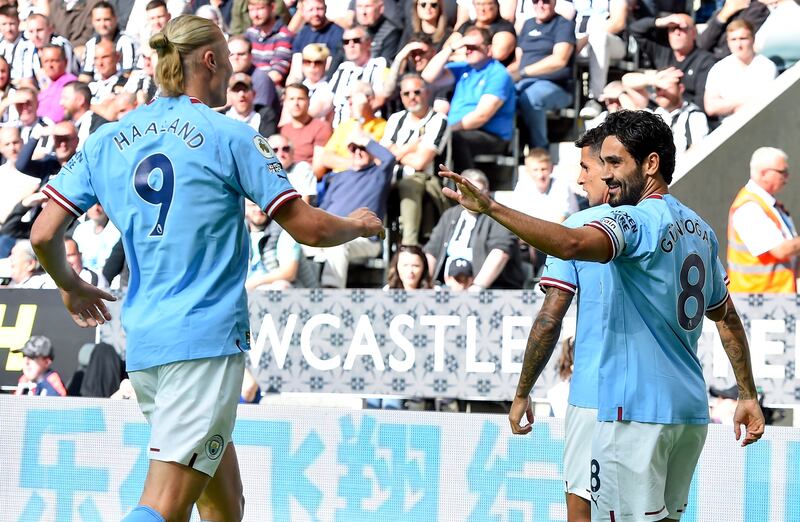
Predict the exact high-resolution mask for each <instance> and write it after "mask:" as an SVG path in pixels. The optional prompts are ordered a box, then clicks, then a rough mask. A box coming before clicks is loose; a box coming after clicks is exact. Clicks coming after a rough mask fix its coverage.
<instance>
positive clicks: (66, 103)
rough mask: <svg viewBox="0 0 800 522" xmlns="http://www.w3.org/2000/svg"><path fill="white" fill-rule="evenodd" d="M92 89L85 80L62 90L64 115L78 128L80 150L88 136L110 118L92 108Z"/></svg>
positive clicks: (68, 85) (66, 86)
mask: <svg viewBox="0 0 800 522" xmlns="http://www.w3.org/2000/svg"><path fill="white" fill-rule="evenodd" d="M91 102H92V91H91V90H90V89H89V86H88V85H86V84H85V83H83V82H77V81H76V82H72V83H68V84H66V85H65V86H64V89H63V90H62V91H61V106H62V107H63V108H64V116H65V117H66V118H67V119H69V120H70V121H72V123H73V124H74V125H75V127H76V128H77V129H78V150H80V149H82V148H83V144H84V143H86V138H88V137H89V135H90V134H91V133H93V132H94V131H96V130H97V129H98V128H99V127H100V126H101V125H103V124H104V123H108V120H106V119H105V118H103V117H102V116H100V115H99V114H95V113H94V111H92V110H91Z"/></svg>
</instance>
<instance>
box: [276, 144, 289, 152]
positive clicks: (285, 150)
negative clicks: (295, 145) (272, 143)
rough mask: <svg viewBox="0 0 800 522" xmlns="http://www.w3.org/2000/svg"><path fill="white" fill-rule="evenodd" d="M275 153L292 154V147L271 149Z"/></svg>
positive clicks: (285, 146)
mask: <svg viewBox="0 0 800 522" xmlns="http://www.w3.org/2000/svg"><path fill="white" fill-rule="evenodd" d="M272 150H274V151H275V152H292V147H290V146H289V145H284V146H283V147H272Z"/></svg>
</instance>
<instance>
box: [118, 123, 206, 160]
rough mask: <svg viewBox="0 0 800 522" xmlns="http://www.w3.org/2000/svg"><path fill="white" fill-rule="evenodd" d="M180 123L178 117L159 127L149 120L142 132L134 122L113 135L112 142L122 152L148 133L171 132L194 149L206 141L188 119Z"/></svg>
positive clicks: (156, 134) (155, 134)
mask: <svg viewBox="0 0 800 522" xmlns="http://www.w3.org/2000/svg"><path fill="white" fill-rule="evenodd" d="M181 123H182V122H181V119H180V118H175V120H174V121H173V122H172V123H170V124H169V127H161V128H159V127H158V125H157V124H156V122H154V121H151V122H150V124H149V125H148V126H147V127H146V128H145V129H144V132H142V131H141V130H139V127H137V126H136V124H135V123H134V124H133V125H131V126H130V127H128V128H127V129H123V130H121V131H120V132H119V133H118V134H117V135H116V136H114V144H115V145H116V146H117V148H118V149H119V151H120V152H122V151H123V150H125V149H126V148H128V147H129V146H131V145H133V144H134V143H136V140H138V139H142V138H146V137H147V136H148V135H150V134H152V135H153V136H158V135H159V134H167V133H171V134H174V135H176V136H178V137H179V138H181V139H183V142H184V143H185V144H186V146H187V147H189V148H190V149H196V148H198V147H200V146H201V145H203V143H204V142H205V141H206V138H205V136H203V133H202V132H200V131H199V130H197V126H195V125H194V124H193V123H191V122H189V121H186V122H183V124H181Z"/></svg>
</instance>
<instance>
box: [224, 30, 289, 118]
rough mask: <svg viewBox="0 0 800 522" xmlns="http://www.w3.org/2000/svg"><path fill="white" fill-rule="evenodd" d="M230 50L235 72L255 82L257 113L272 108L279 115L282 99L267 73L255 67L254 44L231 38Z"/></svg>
mask: <svg viewBox="0 0 800 522" xmlns="http://www.w3.org/2000/svg"><path fill="white" fill-rule="evenodd" d="M228 50H229V51H230V53H231V54H230V57H231V65H232V66H233V72H234V74H236V73H245V74H247V75H248V76H250V79H251V80H252V81H253V91H254V92H255V98H253V105H254V106H255V109H256V111H258V110H261V108H262V107H272V109H273V110H274V111H275V112H276V113H277V112H278V111H280V97H279V96H278V92H277V91H276V90H275V83H274V82H273V81H272V78H270V77H269V75H268V74H267V72H266V71H264V70H263V69H258V68H257V67H256V66H255V65H253V54H252V50H253V44H251V43H250V40H248V39H247V38H245V37H244V36H242V35H237V36H231V37H230V39H229V40H228Z"/></svg>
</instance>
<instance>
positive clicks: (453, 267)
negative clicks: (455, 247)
mask: <svg viewBox="0 0 800 522" xmlns="http://www.w3.org/2000/svg"><path fill="white" fill-rule="evenodd" d="M474 280H475V273H474V272H473V271H472V263H470V262H469V261H467V260H466V259H463V258H458V259H453V260H451V262H450V266H449V267H448V268H447V273H446V274H445V276H444V284H445V286H447V288H449V289H450V290H468V289H469V287H471V286H472V282H473V281H474Z"/></svg>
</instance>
